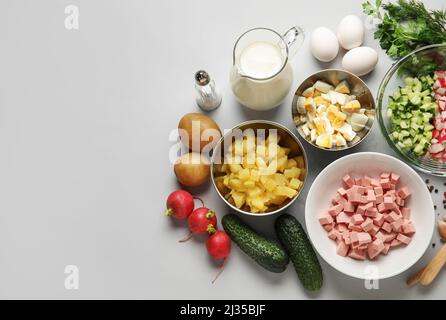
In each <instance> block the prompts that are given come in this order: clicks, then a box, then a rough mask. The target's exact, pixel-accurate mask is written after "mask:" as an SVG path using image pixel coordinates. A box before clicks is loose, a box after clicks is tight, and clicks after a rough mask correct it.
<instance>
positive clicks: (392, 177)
mask: <svg viewBox="0 0 446 320" xmlns="http://www.w3.org/2000/svg"><path fill="white" fill-rule="evenodd" d="M390 181H391V182H392V183H394V184H395V185H396V184H397V183H398V181H400V176H399V175H398V174H396V173H392V174H391V175H390Z"/></svg>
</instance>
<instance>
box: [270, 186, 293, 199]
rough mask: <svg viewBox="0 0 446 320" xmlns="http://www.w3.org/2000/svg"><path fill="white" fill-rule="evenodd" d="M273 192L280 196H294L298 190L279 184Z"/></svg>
mask: <svg viewBox="0 0 446 320" xmlns="http://www.w3.org/2000/svg"><path fill="white" fill-rule="evenodd" d="M273 193H274V194H275V195H278V196H285V197H288V198H292V197H294V196H295V195H296V194H297V191H296V190H294V189H291V188H289V187H285V186H278V187H276V189H274V191H273Z"/></svg>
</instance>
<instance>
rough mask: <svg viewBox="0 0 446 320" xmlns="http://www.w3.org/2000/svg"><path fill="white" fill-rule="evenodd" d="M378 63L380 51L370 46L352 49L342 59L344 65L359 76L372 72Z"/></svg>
mask: <svg viewBox="0 0 446 320" xmlns="http://www.w3.org/2000/svg"><path fill="white" fill-rule="evenodd" d="M377 63H378V53H377V52H376V51H375V50H374V49H372V48H370V47H358V48H354V49H352V50H350V51H349V52H347V53H346V54H345V55H344V58H343V59H342V67H343V68H344V69H345V70H347V71H350V72H351V73H353V74H355V75H357V76H363V75H366V74H367V73H369V72H371V71H372V70H373V69H374V68H375V67H376V64H377Z"/></svg>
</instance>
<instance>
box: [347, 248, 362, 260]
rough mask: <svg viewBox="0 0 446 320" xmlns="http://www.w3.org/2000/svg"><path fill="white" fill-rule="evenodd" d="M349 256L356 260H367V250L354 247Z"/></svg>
mask: <svg viewBox="0 0 446 320" xmlns="http://www.w3.org/2000/svg"><path fill="white" fill-rule="evenodd" d="M348 256H349V257H350V258H352V259H355V260H365V258H366V253H365V250H359V249H352V250H350V252H349V253H348Z"/></svg>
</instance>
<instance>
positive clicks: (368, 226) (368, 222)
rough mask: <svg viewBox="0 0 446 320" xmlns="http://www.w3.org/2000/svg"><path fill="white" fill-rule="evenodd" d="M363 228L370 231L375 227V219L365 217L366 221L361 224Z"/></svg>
mask: <svg viewBox="0 0 446 320" xmlns="http://www.w3.org/2000/svg"><path fill="white" fill-rule="evenodd" d="M361 228H362V230H364V231H365V232H369V231H370V230H371V229H372V228H373V220H372V219H370V218H367V219H365V221H364V222H363V223H362V224H361Z"/></svg>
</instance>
